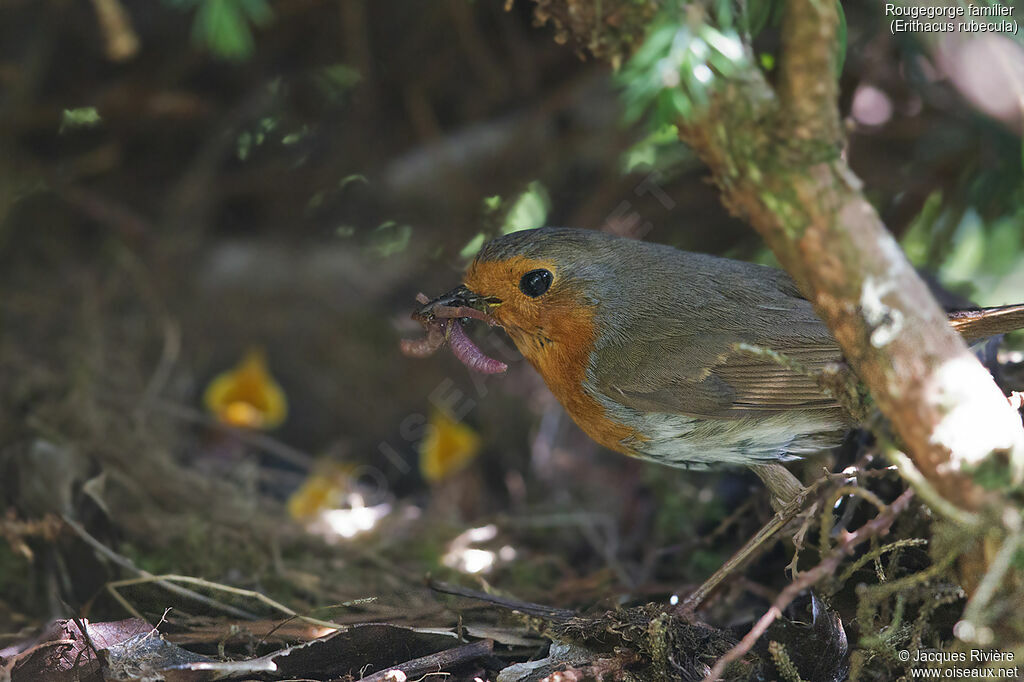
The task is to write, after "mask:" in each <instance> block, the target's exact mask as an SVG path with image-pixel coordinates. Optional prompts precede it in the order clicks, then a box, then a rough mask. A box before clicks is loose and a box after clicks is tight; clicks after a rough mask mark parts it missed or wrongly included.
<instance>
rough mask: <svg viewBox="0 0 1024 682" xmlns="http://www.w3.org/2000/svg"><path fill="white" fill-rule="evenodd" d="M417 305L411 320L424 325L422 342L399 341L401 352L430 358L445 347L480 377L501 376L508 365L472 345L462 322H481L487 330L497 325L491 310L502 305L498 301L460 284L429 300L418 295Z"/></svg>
mask: <svg viewBox="0 0 1024 682" xmlns="http://www.w3.org/2000/svg"><path fill="white" fill-rule="evenodd" d="M416 301H417V302H418V303H420V304H422V307H421V308H420V309H419V310H417V311H415V312H414V313H413V314H412V319H414V320H416V321H417V322H419V323H420V324H422V325H423V329H424V330H425V331H426V336H425V337H423V338H422V339H402V342H401V347H402V352H403V353H405V354H406V355H408V356H411V357H417V358H423V357H427V356H429V355H433V354H434V353H435V352H436V351H437V349H438V348H440V347H441V346H443V345H444V344H445V343H447V344H448V345H449V346H451V349H452V353H454V354H455V357H457V358H458V359H459V360H460V361H461V362H462V364H464V365H466V367H468V368H470V369H471V370H474V371H476V372H481V373H483V374H500V373H501V372H504V371H505V370H507V369H508V365H506V364H505V363H504V362H501V361H500V360H495V359H494V358H491V357H488V356H487V355H485V354H484V352H483V351H481V350H480V349H479V348H478V347H477V345H476V344H475V343H473V342H472V341H471V340H470V338H469V337H468V336H466V332H465V331H463V329H462V321H463V320H468V319H474V320H481V321H483V322H486V323H487V324H488V325H490V326H492V327H493V326H495V325H497V324H498V322H497V321H496V320H495V319H494V317H492V316H491V314H490V310H491V309H492V308H494V307H496V306H499V305H501V301H500V300H499V299H496V298H494V297H493V296H492V297H487V296H481V295H480V294H477V293H476V292H473V291H470V290H469V289H468V288H467V287H466V286H465V285H464V284H460V285H459V286H457V287H455V288H454V289H452V290H451V291H449V292H448V293H446V294H442V295H441V296H438V297H437V298H435V299H433V300H431V299H429V298H427V296H426V294H422V293H421V294H417V296H416Z"/></svg>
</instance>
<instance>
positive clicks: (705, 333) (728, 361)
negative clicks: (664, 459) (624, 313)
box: [591, 277, 841, 419]
mask: <svg viewBox="0 0 1024 682" xmlns="http://www.w3.org/2000/svg"><path fill="white" fill-rule="evenodd" d="M759 284H760V285H761V286H763V287H764V288H763V289H761V290H759V291H756V292H752V291H749V290H748V291H746V292H740V293H741V294H742V295H740V296H739V297H738V298H731V299H730V298H722V299H719V300H716V301H715V302H714V305H709V306H702V307H697V308H690V309H687V310H685V311H680V312H679V313H678V314H677V313H674V312H673V309H672V308H671V307H669V306H666V305H659V306H657V307H656V309H655V310H654V311H653V314H649V315H644V316H636V317H634V318H633V319H631V320H630V330H629V332H627V333H622V334H619V335H617V339H618V341H617V342H613V343H608V344H605V345H604V346H603V347H602V348H599V349H598V350H597V354H598V356H597V357H596V358H595V360H596V361H595V362H594V363H593V364H592V371H591V376H592V377H593V381H592V382H591V386H592V388H593V389H594V390H597V391H598V392H600V393H602V394H604V395H606V396H608V397H609V398H611V399H613V400H615V401H617V402H619V403H621V404H622V405H625V406H627V407H631V408H634V409H637V410H642V411H654V412H664V413H671V414H682V415H687V416H692V417H703V418H718V419H723V418H724V419H728V418H739V417H743V416H751V415H753V414H757V413H760V414H766V413H778V412H783V411H786V410H792V409H803V410H818V409H820V410H827V409H835V408H836V407H837V403H836V402H835V401H834V400H833V399H831V398H828V397H826V396H825V395H824V394H823V393H822V391H821V388H820V387H819V386H818V382H817V379H816V378H815V374H816V373H818V372H820V371H821V370H822V369H823V368H824V366H825V365H826V364H828V363H830V362H836V361H838V360H840V359H841V353H840V350H839V347H838V344H837V343H836V342H835V340H834V339H833V338H832V337H831V335H830V334H829V332H828V329H827V328H826V327H825V325H824V323H823V322H821V320H820V319H818V318H817V316H816V315H815V314H814V311H813V309H812V308H811V305H810V303H808V302H807V301H806V300H804V299H802V298H800V297H799V293H798V292H797V291H796V289H795V287H793V286H792V283H791V282H789V281H788V280H787V279H783V278H781V277H780V278H778V280H777V281H769V280H765V279H764V278H763V277H762V279H761V281H760V283H759ZM739 344H746V345H747V346H750V347H753V348H754V349H768V350H771V351H775V352H777V353H779V354H781V355H782V356H784V357H785V358H786V359H787V360H788V361H791V362H792V363H796V364H799V365H800V366H801V367H802V369H803V370H805V371H798V370H796V369H794V368H793V367H790V366H786V364H785V362H783V363H780V362H779V361H777V360H776V359H774V358H772V357H769V356H767V355H765V354H763V353H762V354H758V353H757V352H751V351H750V350H744V349H742V348H739V347H738V345H739Z"/></svg>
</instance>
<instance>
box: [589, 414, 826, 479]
mask: <svg viewBox="0 0 1024 682" xmlns="http://www.w3.org/2000/svg"><path fill="white" fill-rule="evenodd" d="M597 397H598V400H599V401H600V402H601V403H602V404H603V405H604V407H605V409H607V410H608V416H609V417H610V418H611V419H613V420H615V421H617V422H619V423H623V424H629V425H631V426H634V427H638V428H637V431H638V432H639V433H642V434H643V435H644V436H645V437H646V438H644V439H641V438H631V439H628V440H626V441H624V442H623V445H624V446H626V447H627V448H628V449H630V450H632V451H633V452H635V453H636V454H637V455H639V456H641V457H644V458H646V459H650V460H653V461H656V462H660V463H662V464H668V465H670V466H677V467H684V468H696V469H704V468H708V467H713V466H715V465H726V466H728V465H744V464H754V463H758V462H765V461H772V460H785V459H795V458H798V457H802V456H805V455H810V454H813V453H816V452H820V451H822V450H825V449H828V448H832V447H835V446H836V445H838V444H839V442H840V440H841V439H842V436H843V432H844V431H845V429H846V425H845V424H844V423H843V421H842V420H841V419H840V418H839V417H837V416H836V413H835V412H834V411H821V412H816V411H810V410H806V411H800V410H793V411H789V412H782V413H778V414H771V415H758V416H750V417H741V418H738V419H702V418H696V417H687V416H684V415H679V414H666V413H656V412H655V413H652V412H640V411H638V410H634V409H632V408H629V407H625V406H624V405H622V404H620V403H617V402H615V401H613V400H611V399H609V398H607V397H605V396H597Z"/></svg>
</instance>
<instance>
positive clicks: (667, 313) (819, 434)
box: [407, 228, 1024, 497]
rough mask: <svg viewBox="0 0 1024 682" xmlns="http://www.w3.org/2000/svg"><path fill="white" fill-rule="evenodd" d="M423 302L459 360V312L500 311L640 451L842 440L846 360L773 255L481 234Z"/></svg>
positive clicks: (772, 447) (660, 454) (718, 456)
mask: <svg viewBox="0 0 1024 682" xmlns="http://www.w3.org/2000/svg"><path fill="white" fill-rule="evenodd" d="M421 302H425V303H426V305H425V306H424V308H422V309H421V311H420V313H419V315H418V319H421V320H424V321H436V320H434V319H433V318H434V317H435V314H436V317H437V318H447V319H441V320H440V321H441V322H442V324H443V325H445V326H442V327H441V329H442V331H443V332H444V334H445V335H446V336H448V337H449V340H450V341H451V342H452V346H453V349H454V350H455V351H456V354H458V355H460V357H462V359H464V360H466V359H467V358H466V356H467V353H466V351H465V348H464V345H463V344H464V342H465V341H466V337H465V335H464V334H462V332H461V330H460V329H459V326H458V323H457V322H456V321H455V320H454V319H451V318H459V317H481V318H483V319H486V320H487V321H488V322H491V323H492V324H497V325H500V326H501V327H502V328H504V330H505V331H506V332H507V333H508V335H509V336H510V337H511V339H512V341H513V342H514V343H515V345H516V348H517V349H518V350H519V351H520V352H521V353H522V354H523V355H524V356H525V357H526V359H527V360H528V361H529V362H530V364H531V365H533V367H534V368H536V370H537V371H538V372H539V373H540V375H541V376H542V377H543V378H544V381H545V382H546V383H547V385H548V387H549V388H550V389H551V392H552V393H553V394H554V395H555V396H556V397H557V398H558V400H559V401H560V402H561V404H562V405H563V406H564V407H565V409H566V411H567V412H568V413H569V414H570V415H571V416H572V418H573V420H575V422H576V423H577V424H578V425H579V426H580V428H582V429H583V430H584V431H585V432H586V433H587V434H588V435H589V436H590V437H591V438H593V439H594V440H595V441H597V442H598V443H600V444H601V445H604V446H606V447H608V448H611V449H612V450H617V451H619V452H623V453H626V454H629V455H633V456H637V457H641V458H644V459H648V460H653V461H656V462H660V463H662V464H668V465H672V466H680V467H697V468H706V467H708V466H712V465H730V464H732V465H736V464H741V465H747V466H752V467H753V468H755V471H758V469H763V467H758V466H757V465H759V464H768V463H772V462H777V461H779V460H785V459H791V458H795V457H800V456H803V455H807V454H811V453H814V452H819V451H821V450H823V449H827V448H830V447H833V446H835V445H837V444H838V443H839V441H840V439H841V438H842V436H843V434H844V432H845V431H846V430H848V429H849V427H850V426H851V425H852V419H851V417H850V416H849V415H848V414H847V413H846V412H845V411H844V410H843V409H842V408H841V407H840V406H839V404H838V403H837V402H836V401H835V400H834V399H833V398H831V397H828V396H826V395H825V394H823V392H822V388H821V386H820V383H819V381H818V380H817V378H816V377H815V374H817V373H820V372H821V371H822V370H823V369H824V368H825V366H826V365H827V364H829V363H833V362H838V361H841V359H842V354H841V351H840V349H839V345H838V344H837V343H836V341H835V339H833V338H832V336H831V334H830V333H829V330H828V328H827V327H826V326H825V324H824V323H823V322H822V321H821V320H820V319H819V318H818V316H817V315H816V314H815V312H814V309H813V308H812V306H811V304H810V302H809V301H807V300H806V299H805V298H804V297H803V296H802V295H801V294H800V292H799V290H798V289H797V287H796V285H795V284H794V283H793V281H792V280H791V279H790V278H789V276H788V275H786V273H784V272H782V271H781V270H777V269H774V268H770V267H766V266H762V265H756V264H753V263H746V262H741V261H736V260H730V259H726V258H719V257H715V256H710V255H704V254H697V253H687V252H684V251H680V250H678V249H675V248H672V247H670V246H665V245H660V244H653V243H649V242H642V241H637V240H634V239H627V238H624V237H619V236H615V235H611V234H608V233H604V232H597V231H592V230H578V229H567V228H541V229H537V230H525V231H521V232H514V233H512V234H509V235H505V236H502V237H499V238H497V239H495V240H493V241H491V242H490V243H488V244H486V245H484V247H483V248H482V249H481V250H480V252H479V254H477V256H476V259H475V260H474V261H473V262H472V264H470V266H469V268H468V269H467V271H466V274H465V279H464V285H463V286H462V287H459V288H457V289H455V290H453V291H452V292H449V293H448V294H446V295H445V296H443V297H440V298H438V299H435V301H432V302H427V301H426V298H425V297H423V298H421ZM445 313H447V314H445ZM414 317H415V316H414ZM951 322H952V323H953V324H954V326H955V327H956V328H957V329H958V330H959V331H960V332H961V333H962V334H964V336H965V337H969V338H978V337H982V336H987V335H991V334H996V333H1002V332H1006V331H1009V330H1012V329H1017V328H1021V327H1024V305H1018V306H1006V307H1003V308H993V309H987V310H984V311H977V312H974V313H966V314H961V315H959V316H958V317H956V318H955V319H954V318H951ZM428 332H430V336H428V339H427V340H426V341H424V342H423V343H425V344H426V345H427V346H429V348H422V347H421V348H418V349H409V348H407V350H414V352H417V351H418V352H419V353H420V354H424V351H429V350H433V349H434V348H436V347H437V346H438V345H440V343H441V341H442V338H441V336H440V334H439V333H438V329H437V327H429V326H428ZM751 347H754V348H759V349H768V350H770V351H775V352H776V353H780V354H782V356H784V357H786V358H789V359H791V360H793V361H795V362H796V363H799V365H800V366H802V368H803V369H804V370H806V371H797V370H795V369H793V368H792V366H793V365H790V366H787V363H780V362H778V360H777V359H773V358H772V357H770V355H769V354H765V353H757V352H751ZM473 350H474V351H475V349H473ZM468 356H469V359H470V362H469V363H467V364H471V365H472V364H474V363H475V364H476V365H477V366H476V367H475V368H477V369H484V370H485V371H494V370H496V369H501V368H502V367H503V366H502V367H496V366H494V365H488V364H487V362H488V361H489V362H490V363H495V365H496V364H500V363H496V361H493V360H489V359H488V358H484V357H482V356H480V355H479V352H478V351H476V352H475V353H474V352H471V353H469V354H468ZM776 357H777V356H776ZM769 469H776V470H777V469H781V467H769ZM759 473H761V474H762V478H765V475H764V473H763V472H762V471H759ZM776 473H777V472H776ZM766 482H767V483H769V486H770V487H771V486H772V481H770V480H766ZM794 482H795V479H794ZM781 487H782V488H786V484H785V482H783V483H782V484H781ZM773 492H775V493H776V495H777V496H779V497H788V496H790V494H791V493H792V492H793V490H790V491H789V492H786V491H785V490H778V489H776V490H773Z"/></svg>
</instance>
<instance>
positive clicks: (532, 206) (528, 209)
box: [501, 180, 551, 234]
mask: <svg viewBox="0 0 1024 682" xmlns="http://www.w3.org/2000/svg"><path fill="white" fill-rule="evenodd" d="M550 208H551V198H550V197H549V196H548V192H547V190H546V189H544V185H542V184H541V183H540V182H537V181H536V180H534V181H533V182H531V183H530V184H529V185H528V186H527V188H526V191H525V192H523V193H522V194H520V195H519V197H518V198H517V199H516V200H515V203H513V204H512V207H511V208H510V209H509V211H508V214H507V215H506V216H505V223H504V224H503V225H502V226H501V232H502V234H509V233H510V232H518V231H519V230H530V229H533V228H535V227H543V226H544V223H545V222H546V221H547V218H548V211H549V210H550Z"/></svg>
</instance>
